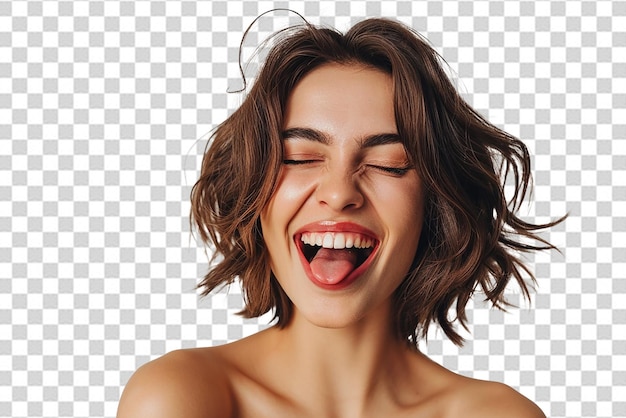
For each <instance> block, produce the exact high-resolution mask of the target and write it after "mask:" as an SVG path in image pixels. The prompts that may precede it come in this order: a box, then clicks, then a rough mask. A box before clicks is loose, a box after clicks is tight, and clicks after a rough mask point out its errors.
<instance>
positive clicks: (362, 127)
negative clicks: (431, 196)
mask: <svg viewBox="0 0 626 418" xmlns="http://www.w3.org/2000/svg"><path fill="white" fill-rule="evenodd" d="M283 146H284V162H283V167H282V172H281V175H280V177H279V182H278V185H277V189H276V191H275V193H274V195H273V196H272V198H271V200H270V202H269V203H268V205H267V206H266V207H265V209H264V210H263V213H262V215H261V225H262V228H263V236H264V240H265V243H266V245H267V248H268V252H269V256H270V263H271V267H272V271H273V272H274V274H275V276H276V278H277V279H278V281H279V283H280V285H281V286H282V288H283V289H284V291H285V292H286V294H287V295H288V296H289V298H290V299H291V301H292V302H293V304H294V307H295V309H296V314H297V315H300V314H301V315H303V316H304V317H305V318H306V319H307V320H309V321H311V322H313V323H315V324H317V325H320V326H325V327H342V326H347V325H349V324H351V323H354V322H355V321H359V320H360V319H362V318H364V317H365V316H366V315H367V314H368V313H371V312H373V311H374V310H376V309H378V308H384V307H385V306H383V305H384V304H388V303H389V301H390V298H391V295H392V293H393V291H394V290H395V289H396V288H397V287H398V285H399V284H400V283H401V281H402V279H403V278H404V277H405V275H406V273H407V272H408V269H409V268H410V266H411V263H412V261H413V258H414V256H415V252H416V249H417V245H418V241H419V235H420V231H421V227H422V219H423V202H422V189H421V182H420V179H419V177H418V175H417V172H416V170H415V169H414V168H413V167H412V166H411V165H410V162H409V159H408V157H407V154H406V152H405V150H404V146H403V145H402V143H401V142H400V138H399V137H398V131H397V128H396V122H395V117H394V110H393V85H392V80H391V77H390V76H389V75H387V74H385V73H383V72H381V71H378V70H374V69H371V68H368V67H364V66H360V65H337V64H328V65H324V66H322V67H319V68H317V69H315V70H313V71H312V72H311V73H309V74H308V75H306V76H305V77H304V78H303V79H302V80H301V81H300V82H299V83H298V84H297V85H296V87H295V88H294V90H293V91H292V93H291V95H290V97H289V100H288V102H287V106H286V110H285V122H284V131H283ZM387 307H388V306H387Z"/></svg>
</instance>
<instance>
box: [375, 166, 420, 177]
mask: <svg viewBox="0 0 626 418" xmlns="http://www.w3.org/2000/svg"><path fill="white" fill-rule="evenodd" d="M368 167H371V168H373V169H375V170H379V171H382V172H384V173H389V174H393V175H395V176H403V175H405V174H406V173H407V172H408V171H409V170H410V169H411V167H387V166H382V165H372V164H370V165H368Z"/></svg>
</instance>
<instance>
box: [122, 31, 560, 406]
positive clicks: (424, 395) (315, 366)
mask: <svg viewBox="0 0 626 418" xmlns="http://www.w3.org/2000/svg"><path fill="white" fill-rule="evenodd" d="M278 36H279V37H280V38H279V39H278V41H277V43H276V45H275V46H274V47H273V48H272V49H271V50H270V52H269V54H268V57H267V59H266V62H265V64H264V66H263V68H262V70H261V72H260V74H259V76H258V79H257V81H256V82H255V84H254V86H253V87H252V89H251V91H250V92H249V94H248V96H247V97H246V99H245V101H244V103H243V104H242V105H241V107H240V108H239V109H238V110H237V111H236V112H235V113H234V114H233V115H232V116H231V117H229V118H228V119H227V120H226V121H225V122H224V123H222V124H221V125H220V126H219V127H218V129H217V130H216V131H215V133H214V135H213V138H212V141H211V143H210V146H209V148H208V149H207V151H206V154H205V156H204V160H203V164H202V173H201V176H200V179H199V180H198V182H197V183H196V185H195V187H194V190H193V193H192V207H193V209H192V218H193V220H194V221H195V223H196V225H197V227H198V232H199V235H200V237H201V238H202V239H203V240H204V241H205V242H206V243H208V244H209V245H211V246H212V247H214V250H215V255H216V257H217V256H219V257H221V258H220V260H219V262H218V263H216V264H215V266H214V267H213V268H212V269H211V270H210V271H209V273H208V274H207V275H206V276H205V278H204V280H203V281H202V282H201V284H200V286H201V287H202V288H203V290H204V293H205V294H208V293H209V292H210V291H211V290H213V289H215V288H216V287H218V286H221V285H224V284H228V283H231V282H232V281H233V280H235V279H236V278H239V279H240V280H241V283H242V287H243V290H244V296H245V301H246V306H245V309H244V311H243V314H244V315H246V316H248V317H255V316H259V315H262V314H264V313H265V312H267V311H269V310H271V309H273V310H274V314H275V319H276V320H277V323H276V325H275V326H274V327H272V328H269V329H267V330H265V331H262V332H259V333H257V334H255V335H252V336H250V337H248V338H245V339H242V340H240V341H237V342H234V343H231V344H226V345H223V346H218V347H211V348H202V349H192V350H180V351H176V352H173V353H170V354H168V355H166V356H164V357H162V358H160V359H157V360H155V361H153V362H151V363H148V364H147V365H145V366H143V367H141V368H140V369H139V370H138V371H137V372H136V373H135V374H134V376H133V377H132V378H131V380H130V381H129V382H128V385H127V387H126V389H125V392H124V394H123V396H122V399H121V401H120V406H119V412H118V417H120V418H125V417H136V416H150V417H187V418H193V417H405V416H406V417H422V416H423V417H459V416H462V417H481V418H484V417H502V416H506V417H528V418H533V417H544V415H543V413H542V412H541V410H540V409H539V408H538V407H537V406H536V405H534V404H533V403H532V402H531V401H529V400H528V399H526V398H525V397H523V396H522V395H520V394H518V393H517V392H515V391H514V390H512V389H510V388H509V387H507V386H505V385H503V384H500V383H492V382H484V381H478V380H474V379H470V378H467V377H462V376H459V375H456V374H454V373H452V372H450V371H448V370H446V369H444V368H443V367H441V366H439V365H437V364H435V363H433V362H432V361H430V360H429V359H428V358H427V357H426V356H424V355H423V354H422V353H420V351H419V350H418V348H417V344H418V342H419V341H420V340H421V339H422V338H424V336H425V335H426V332H427V330H428V327H429V325H430V324H431V323H432V322H436V323H437V324H438V325H439V326H441V328H442V329H443V331H444V332H445V333H446V335H447V336H448V337H449V338H450V339H451V340H452V341H453V342H455V343H456V344H459V345H460V344H461V343H462V338H461V337H460V335H459V334H458V332H457V331H456V330H455V324H454V323H455V322H456V320H458V321H459V322H460V323H461V325H465V322H466V315H465V306H466V304H467V302H468V300H469V299H470V297H472V295H473V293H474V291H475V290H476V289H478V290H479V291H481V292H483V293H484V294H485V296H486V298H487V299H488V300H490V301H491V302H492V303H493V304H494V305H495V306H498V307H502V306H504V305H506V301H505V300H504V297H503V293H504V290H505V287H506V285H507V284H508V282H509V280H510V279H511V278H513V279H514V280H515V281H516V282H517V283H518V285H519V286H520V287H521V289H522V290H523V292H524V293H525V294H526V295H527V296H528V292H529V290H528V286H527V284H526V283H525V281H524V280H523V278H522V273H523V272H524V271H527V270H526V267H525V266H524V265H523V264H521V262H520V261H519V260H518V259H517V258H516V257H515V255H514V254H515V252H518V251H526V250H537V249H542V248H553V247H552V246H551V245H550V244H549V243H547V242H545V241H542V240H541V239H540V238H539V237H537V236H536V235H535V234H534V231H535V230H537V229H540V228H545V227H548V226H552V225H553V224H554V223H552V224H546V225H534V224H529V223H526V222H524V221H522V220H521V219H519V218H518V217H517V216H516V215H515V210H516V209H517V208H518V207H519V205H520V204H521V202H522V200H523V198H524V195H525V193H526V189H527V186H528V184H529V181H530V173H529V169H530V160H529V155H528V152H527V149H526V147H525V146H524V145H523V144H522V142H520V141H519V140H517V139H516V138H513V137H512V136H510V135H508V134H507V133H505V132H503V131H501V130H500V129H498V128H496V127H495V126H493V125H491V124H489V123H488V122H487V121H485V120H484V119H483V118H482V117H481V116H480V115H478V114H477V113H476V112H475V111H474V110H473V109H471V108H470V107H469V105H468V104H466V103H465V102H464V101H463V100H462V98H461V97H460V96H459V94H458V93H457V92H456V90H455V88H454V86H453V85H452V83H451V82H450V81H449V80H448V78H447V77H446V75H445V72H444V71H443V69H442V67H441V63H440V59H439V57H438V56H437V54H436V52H435V51H434V50H433V49H432V48H431V47H430V46H429V45H428V44H427V43H426V42H425V41H424V40H422V39H421V38H420V37H419V36H418V35H417V34H415V33H414V32H413V31H411V30H410V29H409V28H407V27H405V26H404V25H402V24H400V23H397V22H394V21H391V20H386V19H369V20H365V21H363V22H360V23H358V24H356V25H355V26H354V27H352V28H351V29H350V30H349V31H348V32H347V33H346V34H345V35H343V34H341V33H338V32H337V31H335V30H332V29H322V28H317V27H313V26H311V25H308V24H306V25H304V26H302V27H296V28H291V29H289V30H286V31H282V32H281V33H279V35H278ZM506 173H509V174H511V175H512V177H513V180H514V184H515V192H514V195H513V197H512V199H510V201H507V199H506V198H505V196H504V186H503V183H504V181H505V174H506ZM516 237H522V238H524V239H525V241H526V242H524V243H523V242H520V241H518V240H516ZM527 238H530V239H534V240H538V241H539V244H540V245H537V246H535V245H531V244H528V239H527ZM451 309H454V314H453V315H450V310H451Z"/></svg>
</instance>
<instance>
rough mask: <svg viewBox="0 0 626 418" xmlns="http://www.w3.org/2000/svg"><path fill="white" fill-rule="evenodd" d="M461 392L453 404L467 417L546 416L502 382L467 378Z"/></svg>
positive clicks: (544, 417)
mask: <svg viewBox="0 0 626 418" xmlns="http://www.w3.org/2000/svg"><path fill="white" fill-rule="evenodd" d="M461 392H462V396H460V397H459V402H458V403H456V405H455V406H456V408H457V409H458V410H457V412H463V413H462V414H461V415H462V416H465V417H468V418H472V417H476V418H478V417H480V418H500V417H507V418H546V416H545V414H544V413H543V412H542V411H541V409H540V408H539V407H538V406H537V405H535V403H533V402H532V401H531V400H530V399H528V398H526V397H525V396H524V395H522V394H521V393H519V392H517V391H516V390H515V389H513V388H511V387H509V386H507V385H505V384H503V383H497V382H487V381H482V380H475V379H468V380H467V381H466V383H465V384H464V385H463V390H462V391H461ZM461 415H455V416H461Z"/></svg>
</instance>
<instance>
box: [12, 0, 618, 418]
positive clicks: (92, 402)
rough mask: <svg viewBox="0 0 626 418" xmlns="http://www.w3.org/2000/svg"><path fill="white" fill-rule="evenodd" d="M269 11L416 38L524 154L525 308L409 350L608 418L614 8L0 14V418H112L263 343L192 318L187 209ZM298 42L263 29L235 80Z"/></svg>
mask: <svg viewBox="0 0 626 418" xmlns="http://www.w3.org/2000/svg"><path fill="white" fill-rule="evenodd" d="M282 7H290V8H292V9H294V10H296V11H298V12H300V13H302V14H304V15H305V16H306V17H307V18H308V19H309V20H310V21H311V22H312V23H316V24H326V25H331V26H335V27H338V28H339V29H341V30H345V29H347V28H348V27H349V26H350V25H351V24H352V23H354V22H356V21H357V20H359V19H361V18H363V17H366V16H388V17H397V18H398V19H399V20H401V21H403V22H405V23H408V24H410V25H412V26H413V27H414V28H416V29H417V30H419V31H420V32H421V33H423V34H424V35H425V36H426V37H428V38H429V39H430V41H431V42H432V44H433V46H434V47H435V48H436V49H437V50H439V51H440V52H441V53H442V54H443V56H444V57H445V58H446V60H447V61H448V63H449V64H450V67H451V69H452V70H453V71H454V72H455V73H456V75H457V77H458V84H459V89H460V90H461V91H462V92H463V94H464V95H465V96H466V97H467V99H468V100H469V101H470V102H471V103H473V105H474V106H475V107H476V108H477V109H478V110H480V111H481V112H482V113H483V114H485V115H487V117H488V118H489V119H490V120H491V121H493V122H495V123H496V124H498V125H499V126H502V127H504V128H505V129H506V130H508V131H509V132H511V133H513V134H516V135H518V136H520V137H521V138H522V139H523V140H524V141H525V142H526V144H527V145H528V146H529V148H530V149H531V151H532V152H533V154H534V160H533V164H534V170H535V184H536V189H535V194H534V196H533V199H532V200H533V202H534V204H532V205H530V206H529V207H528V208H525V212H524V214H525V216H527V218H528V219H530V220H534V221H547V220H548V219H550V217H554V216H559V215H562V214H564V213H565V212H569V213H570V217H569V219H568V220H567V222H566V223H565V224H563V225H561V226H559V227H557V228H555V229H553V230H552V231H551V232H550V233H548V234H546V237H547V238H549V239H550V240H552V241H553V242H554V243H555V244H557V245H559V246H560V247H561V248H563V254H562V255H561V254H559V253H556V252H554V253H544V254H540V255H537V256H534V257H531V259H530V261H531V264H532V267H533V269H534V270H535V272H536V274H537V279H538V282H539V288H538V292H537V296H536V297H535V299H534V303H533V305H532V307H531V308H530V309H528V308H527V307H526V306H525V305H522V309H517V310H513V311H512V312H511V313H508V314H503V313H501V312H494V311H490V310H489V309H487V307H485V306H483V305H482V304H481V303H480V301H477V302H476V304H475V305H473V306H472V309H471V311H470V320H471V322H472V326H471V329H470V331H471V332H472V336H469V335H468V337H469V340H468V343H467V345H466V346H465V347H464V348H462V349H457V348H456V347H454V346H453V345H452V344H451V343H450V342H449V341H447V340H446V339H444V338H443V337H442V336H441V334H439V333H435V332H433V333H432V335H431V338H430V343H429V344H428V346H425V347H424V350H425V351H426V352H428V353H429V354H430V355H431V356H432V358H433V359H435V360H437V361H439V362H441V363H443V364H444V365H445V366H447V367H449V368H451V369H453V370H456V371H458V372H460V373H463V374H467V375H473V376H475V377H478V378H484V379H491V380H499V381H504V382H506V383H508V384H509V385H511V386H513V387H516V388H517V389H519V390H520V391H521V392H522V393H524V394H525V395H526V396H528V397H530V398H531V399H533V400H535V401H536V402H537V403H538V404H539V406H540V407H541V408H542V409H543V410H544V412H545V413H546V414H547V415H548V416H551V417H566V416H567V417H579V416H585V417H617V416H626V389H625V388H626V215H625V214H626V144H625V142H626V32H625V28H626V2H623V1H596V0H589V1H576V0H567V1H563V0H560V1H519V2H518V1H458V2H457V1H350V2H348V1H337V2H333V1H291V2H286V1H283V2H281V1H232V0H231V1H228V2H226V1H157V0H153V1H145V0H143V1H97V0H93V1H6V0H4V1H0V416H3V417H103V416H107V417H113V416H114V415H115V411H116V407H117V401H118V399H119V396H120V394H121V391H122V389H123V386H124V385H125V383H126V382H127V380H128V378H129V377H130V375H131V374H132V372H133V371H134V370H135V369H136V368H137V367H138V366H140V365H142V364H143V363H145V362H147V361H149V360H150V359H153V358H155V357H158V356H160V355H162V354H164V353H166V352H168V351H170V350H174V349H177V348H181V347H196V346H208V345H214V344H221V343H224V342H227V341H232V340H235V339H238V338H240V337H242V336H244V335H248V334H250V333H253V332H255V331H256V330H258V329H260V328H263V327H264V326H266V324H267V320H268V318H267V317H265V318H261V319H259V320H250V321H248V320H246V321H244V320H242V319H241V318H239V317H237V316H236V315H235V314H234V313H235V312H236V311H237V310H239V308H241V306H242V301H241V296H240V292H239V289H238V288H237V287H236V286H235V287H233V288H231V289H230V292H229V293H226V292H225V291H224V292H221V293H219V294H216V295H215V296H213V297H209V298H206V299H199V298H198V296H197V293H196V291H195V289H194V286H195V285H196V283H197V280H198V278H199V277H201V276H202V275H203V274H204V272H205V270H206V256H205V254H204V252H203V250H202V249H201V248H200V247H199V245H198V244H197V243H196V242H195V240H194V239H193V238H192V237H191V236H190V232H189V229H190V228H189V223H188V212H189V203H188V198H189V192H190V188H191V186H192V185H193V183H194V181H195V178H196V176H197V174H198V167H199V165H200V157H201V152H202V149H203V146H204V143H205V141H206V138H207V134H208V133H209V131H210V130H211V129H212V128H213V127H214V126H215V125H216V124H218V123H219V122H221V121H222V120H223V119H224V118H225V117H226V116H227V115H228V114H229V112H232V110H233V109H235V108H236V106H237V104H238V103H240V102H241V99H242V96H241V94H229V93H227V90H229V89H231V90H233V89H236V88H238V87H240V86H241V78H240V76H239V72H238V67H237V56H238V46H239V42H240V40H241V36H242V33H243V31H244V30H245V29H246V27H247V26H248V25H249V24H250V23H251V22H252V20H253V19H254V17H256V16H257V15H259V14H260V13H261V12H264V11H267V10H269V9H272V8H282ZM297 22H298V20H297V18H295V17H294V16H292V17H291V18H289V17H287V16H286V14H285V13H276V14H274V15H273V16H272V17H269V16H268V17H267V18H263V19H261V20H260V21H259V22H258V24H257V25H256V26H255V27H254V29H253V30H252V32H251V35H250V37H249V39H248V40H247V41H246V47H245V48H244V59H246V58H247V57H249V56H250V55H251V54H252V51H253V49H254V47H255V46H256V45H258V44H259V43H260V42H262V40H263V39H264V38H265V37H266V36H267V35H268V34H269V33H271V32H272V31H273V30H275V29H280V28H282V27H284V26H285V25H287V24H289V23H297ZM254 68H255V66H254V65H251V66H250V69H249V76H250V77H252V76H253V75H254V74H253V73H254V71H253V70H254ZM513 299H514V301H515V300H517V299H519V298H516V297H515V295H513Z"/></svg>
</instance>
